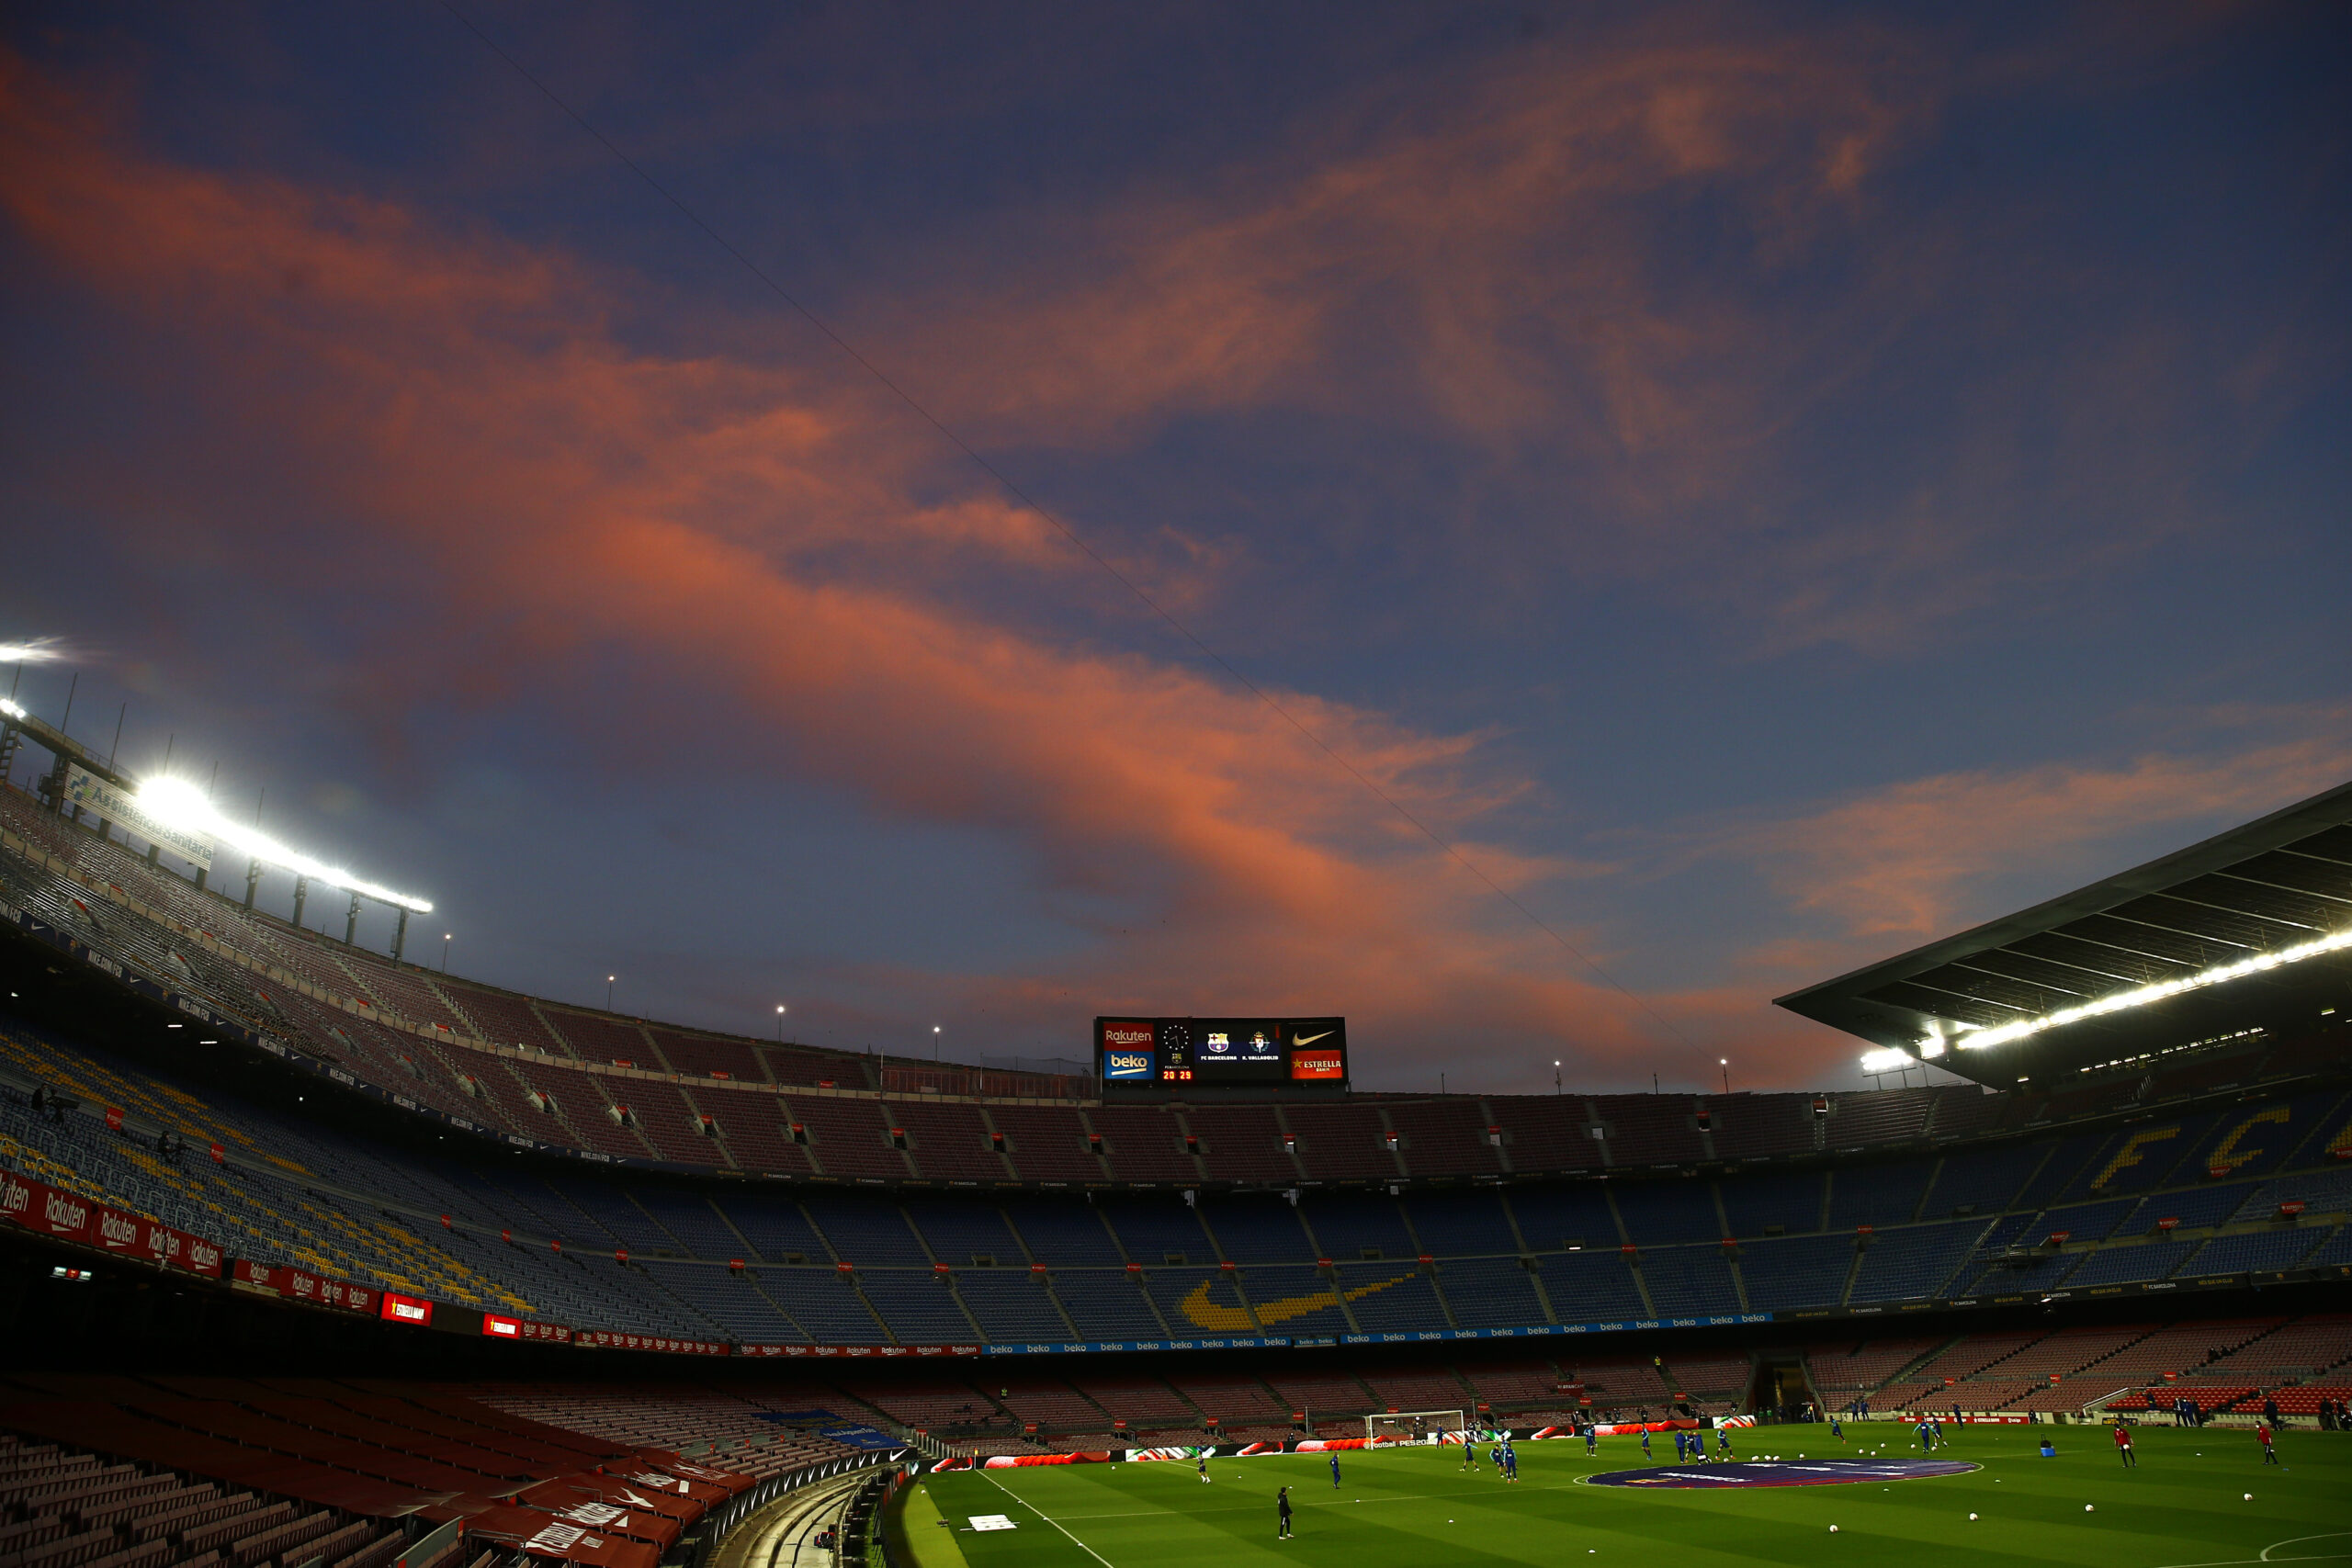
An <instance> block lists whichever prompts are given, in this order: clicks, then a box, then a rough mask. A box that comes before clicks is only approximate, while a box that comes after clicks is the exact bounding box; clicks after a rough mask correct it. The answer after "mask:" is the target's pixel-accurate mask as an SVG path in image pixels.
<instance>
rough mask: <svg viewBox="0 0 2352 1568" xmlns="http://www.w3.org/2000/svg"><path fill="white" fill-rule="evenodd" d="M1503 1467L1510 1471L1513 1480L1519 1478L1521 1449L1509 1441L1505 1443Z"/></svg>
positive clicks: (1515, 1480)
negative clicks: (1511, 1444) (1513, 1446)
mask: <svg viewBox="0 0 2352 1568" xmlns="http://www.w3.org/2000/svg"><path fill="white" fill-rule="evenodd" d="M1503 1467H1504V1468H1505V1469H1506V1470H1508V1471H1509V1472H1510V1480H1511V1481H1513V1482H1517V1481H1518V1480H1519V1450H1517V1449H1515V1448H1512V1447H1511V1446H1510V1444H1509V1443H1505V1444H1503Z"/></svg>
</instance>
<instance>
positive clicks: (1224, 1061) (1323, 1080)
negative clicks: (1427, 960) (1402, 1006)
mask: <svg viewBox="0 0 2352 1568" xmlns="http://www.w3.org/2000/svg"><path fill="white" fill-rule="evenodd" d="M1094 1053H1095V1065H1096V1069H1097V1071H1098V1072H1099V1073H1100V1075H1101V1077H1102V1079H1103V1088H1104V1089H1106V1090H1119V1089H1153V1090H1159V1091H1162V1092H1165V1091H1167V1090H1170V1089H1183V1088H1187V1087H1190V1088H1197V1089H1275V1088H1285V1087H1288V1088H1300V1089H1346V1088H1347V1087H1348V1021H1347V1020H1345V1019H1343V1018H1098V1019H1096V1020H1095V1021H1094Z"/></svg>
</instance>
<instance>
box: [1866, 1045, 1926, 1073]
mask: <svg viewBox="0 0 2352 1568" xmlns="http://www.w3.org/2000/svg"><path fill="white" fill-rule="evenodd" d="M1912 1065H1913V1063H1912V1057H1911V1053H1909V1052H1908V1051H1897V1050H1894V1049H1893V1048H1889V1049H1886V1050H1883V1051H1865V1052H1863V1053H1862V1071H1864V1072H1866V1073H1898V1072H1901V1071H1902V1070H1903V1069H1904V1068H1905V1067H1907V1066H1912Z"/></svg>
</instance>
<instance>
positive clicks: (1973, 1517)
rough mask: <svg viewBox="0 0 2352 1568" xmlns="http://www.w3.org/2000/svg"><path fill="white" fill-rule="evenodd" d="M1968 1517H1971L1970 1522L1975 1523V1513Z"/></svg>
mask: <svg viewBox="0 0 2352 1568" xmlns="http://www.w3.org/2000/svg"><path fill="white" fill-rule="evenodd" d="M1968 1517H1969V1522H1970V1523H1972V1524H1973V1523H1974V1522H1975V1519H1976V1516H1975V1515H1974V1514H1971V1515H1969V1516H1968Z"/></svg>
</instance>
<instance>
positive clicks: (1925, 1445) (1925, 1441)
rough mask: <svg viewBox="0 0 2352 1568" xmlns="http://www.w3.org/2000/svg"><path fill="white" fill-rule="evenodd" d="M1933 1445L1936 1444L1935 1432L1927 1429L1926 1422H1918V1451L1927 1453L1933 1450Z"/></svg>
mask: <svg viewBox="0 0 2352 1568" xmlns="http://www.w3.org/2000/svg"><path fill="white" fill-rule="evenodd" d="M1935 1446H1936V1438H1935V1434H1934V1433H1932V1432H1930V1431H1929V1430H1928V1424H1927V1423H1926V1422H1925V1421H1922V1422H1920V1423H1919V1451H1920V1452H1921V1453H1928V1452H1930V1451H1931V1450H1934V1448H1935Z"/></svg>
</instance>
